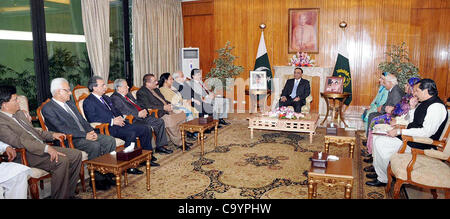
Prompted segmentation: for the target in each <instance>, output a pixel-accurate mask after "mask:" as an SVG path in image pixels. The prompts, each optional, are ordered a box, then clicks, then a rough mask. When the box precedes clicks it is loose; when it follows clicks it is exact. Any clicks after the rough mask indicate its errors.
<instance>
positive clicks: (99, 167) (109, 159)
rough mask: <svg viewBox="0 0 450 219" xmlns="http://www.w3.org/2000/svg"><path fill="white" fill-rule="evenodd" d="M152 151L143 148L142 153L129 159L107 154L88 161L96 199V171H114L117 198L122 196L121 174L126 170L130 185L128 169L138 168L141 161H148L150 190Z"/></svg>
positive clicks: (125, 174) (147, 172) (126, 180)
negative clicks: (120, 158)
mask: <svg viewBox="0 0 450 219" xmlns="http://www.w3.org/2000/svg"><path fill="white" fill-rule="evenodd" d="M151 155H152V151H149V150H142V154H141V155H139V156H137V157H135V158H133V159H131V160H128V161H121V160H117V158H116V155H111V154H105V155H102V156H100V157H96V158H94V159H92V160H88V161H86V164H87V168H88V169H89V171H90V174H91V182H92V193H93V197H94V199H96V198H97V193H96V190H95V176H94V171H99V172H100V173H103V174H106V173H113V174H114V175H116V188H117V198H122V196H121V191H120V189H121V176H122V172H124V177H125V186H127V185H128V178H127V171H126V170H127V169H128V168H136V167H137V166H139V164H140V163H142V162H144V161H147V162H146V164H147V165H146V174H147V191H150V160H151Z"/></svg>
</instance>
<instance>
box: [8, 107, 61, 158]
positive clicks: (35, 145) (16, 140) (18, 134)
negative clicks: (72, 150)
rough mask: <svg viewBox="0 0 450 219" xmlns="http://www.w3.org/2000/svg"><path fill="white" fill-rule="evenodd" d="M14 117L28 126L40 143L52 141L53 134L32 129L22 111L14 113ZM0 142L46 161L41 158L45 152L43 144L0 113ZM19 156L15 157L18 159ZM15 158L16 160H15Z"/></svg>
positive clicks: (11, 119)
mask: <svg viewBox="0 0 450 219" xmlns="http://www.w3.org/2000/svg"><path fill="white" fill-rule="evenodd" d="M15 115H16V117H17V119H18V120H21V121H22V122H24V123H26V124H28V127H29V129H27V130H28V131H30V132H31V133H33V134H34V135H35V136H36V137H37V138H39V139H40V140H41V141H53V132H49V131H42V130H38V129H35V128H32V127H33V125H32V124H31V123H30V122H29V121H28V119H27V118H26V116H25V114H24V113H23V112H22V111H20V110H19V111H17V112H16V114H15ZM0 130H1V131H0V141H3V142H4V143H6V144H8V145H11V146H13V147H15V148H25V149H26V150H27V155H29V154H33V155H36V156H32V157H33V158H35V157H37V156H42V159H43V160H48V157H45V156H43V155H44V153H45V152H44V150H45V146H46V144H45V143H42V142H40V141H38V140H37V139H36V138H34V137H33V136H32V135H30V134H29V133H28V132H27V131H26V130H25V129H23V128H22V127H21V126H20V125H19V124H17V122H16V121H14V119H13V118H11V117H9V116H7V115H6V114H4V113H2V112H0ZM19 157H20V156H17V158H19ZM17 158H16V159H17Z"/></svg>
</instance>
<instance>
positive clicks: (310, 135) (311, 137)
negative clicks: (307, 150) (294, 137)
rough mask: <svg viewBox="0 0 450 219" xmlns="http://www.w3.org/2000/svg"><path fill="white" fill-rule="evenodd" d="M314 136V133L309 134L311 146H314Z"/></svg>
mask: <svg viewBox="0 0 450 219" xmlns="http://www.w3.org/2000/svg"><path fill="white" fill-rule="evenodd" d="M313 134H314V132H310V133H309V143H310V144H312V142H313V140H312V139H313Z"/></svg>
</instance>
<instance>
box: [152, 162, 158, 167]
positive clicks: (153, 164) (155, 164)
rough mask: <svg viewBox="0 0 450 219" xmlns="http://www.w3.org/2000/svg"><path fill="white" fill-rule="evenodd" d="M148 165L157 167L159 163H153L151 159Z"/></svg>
mask: <svg viewBox="0 0 450 219" xmlns="http://www.w3.org/2000/svg"><path fill="white" fill-rule="evenodd" d="M150 166H151V167H159V166H160V165H159V163H155V162H153V161H150Z"/></svg>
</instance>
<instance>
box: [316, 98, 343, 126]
mask: <svg viewBox="0 0 450 219" xmlns="http://www.w3.org/2000/svg"><path fill="white" fill-rule="evenodd" d="M320 95H321V96H322V97H323V98H324V99H325V102H326V103H327V115H326V116H325V118H324V119H323V121H322V123H320V125H323V123H324V122H325V121H326V120H327V119H328V113H329V112H330V110H333V114H332V118H331V120H332V121H334V120H335V112H336V113H337V114H338V115H337V116H338V118H337V122H338V123H337V124H340V121H341V120H342V122H343V123H344V125H345V127H348V125H347V123H345V120H344V116H343V115H342V105H343V104H344V102H345V100H346V99H347V98H348V97H349V96H350V93H342V94H337V93H320ZM336 100H337V101H338V103H339V106H336ZM330 101H333V105H332V106H331V105H330Z"/></svg>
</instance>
